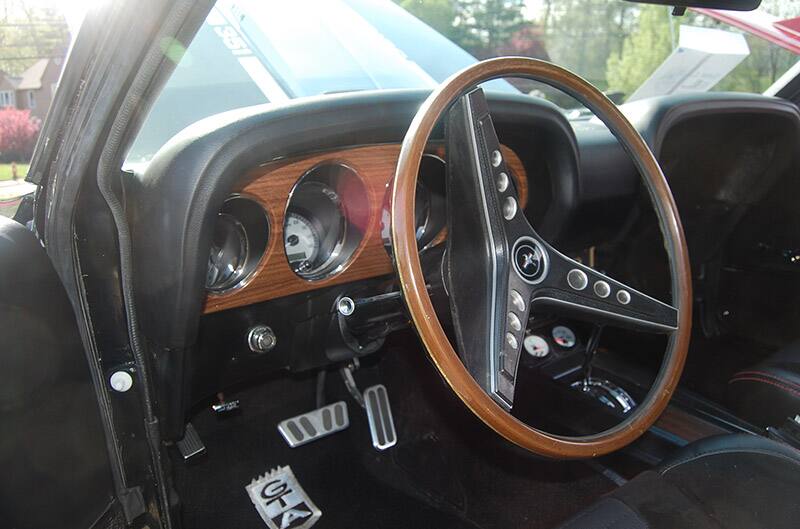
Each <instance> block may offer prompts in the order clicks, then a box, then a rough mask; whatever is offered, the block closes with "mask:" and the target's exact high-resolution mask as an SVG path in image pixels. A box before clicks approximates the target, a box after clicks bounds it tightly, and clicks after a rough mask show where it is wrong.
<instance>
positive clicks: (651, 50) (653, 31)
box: [606, 5, 678, 95]
mask: <svg viewBox="0 0 800 529" xmlns="http://www.w3.org/2000/svg"><path fill="white" fill-rule="evenodd" d="M666 9H667V8H665V7H663V6H657V5H647V6H643V7H642V8H641V11H640V13H639V17H638V23H637V25H636V29H634V30H633V32H631V34H630V35H629V36H628V37H626V38H625V41H624V42H623V44H622V53H621V54H619V55H616V54H612V55H611V56H610V57H609V58H608V62H607V67H606V80H607V81H608V88H609V90H613V91H620V92H623V93H625V94H627V95H630V94H631V93H632V92H633V91H634V90H636V88H638V87H639V86H640V85H641V84H642V83H643V82H644V81H645V80H646V79H647V78H648V77H650V74H652V73H653V72H654V71H655V69H656V68H658V66H659V65H660V64H661V63H662V62H664V59H666V58H667V57H668V56H669V54H670V53H671V52H672V49H673V45H672V43H673V34H677V31H678V28H674V33H673V30H672V29H671V28H670V19H669V17H670V15H669V11H667V10H666Z"/></svg>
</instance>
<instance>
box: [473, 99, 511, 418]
mask: <svg viewBox="0 0 800 529" xmlns="http://www.w3.org/2000/svg"><path fill="white" fill-rule="evenodd" d="M464 105H465V107H466V111H467V119H468V120H469V139H470V143H472V154H473V156H474V158H475V164H476V168H477V170H478V183H479V184H480V189H481V203H482V205H483V218H484V221H485V223H486V227H487V231H488V233H489V243H490V244H491V246H492V251H491V254H492V301H491V315H492V316H491V325H490V326H489V343H490V344H491V348H490V351H489V389H490V395H491V396H492V397H493V398H494V400H495V401H497V402H498V403H500V404H501V405H503V406H504V407H505V408H507V409H510V405H509V403H508V402H506V400H505V399H503V398H502V396H500V395H499V394H498V393H497V355H498V354H499V351H500V347H499V345H500V344H498V343H497V336H496V333H495V325H494V323H495V322H494V317H495V314H496V313H497V254H496V252H495V243H494V234H493V233H492V224H491V220H490V217H489V205H488V203H487V199H486V188H485V186H484V183H483V169H482V168H481V157H480V153H479V151H478V138H477V130H475V119H474V116H473V114H472V104H471V103H470V94H466V95H465V96H464Z"/></svg>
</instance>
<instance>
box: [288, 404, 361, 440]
mask: <svg viewBox="0 0 800 529" xmlns="http://www.w3.org/2000/svg"><path fill="white" fill-rule="evenodd" d="M348 426H350V417H349V416H348V415H347V403H346V402H345V401H343V400H340V401H339V402H334V403H333V404H328V405H327V406H324V407H322V408H319V409H316V410H314V411H310V412H308V413H304V414H302V415H298V416H297V417H292V418H291V419H286V420H285V421H281V422H280V424H278V431H279V432H280V433H281V435H282V436H283V438H284V439H286V442H287V443H289V446H291V447H292V448H297V447H298V446H302V445H304V444H307V443H310V442H311V441H316V440H317V439H320V438H322V437H326V436H328V435H331V434H334V433H336V432H341V431H342V430H344V429H345V428H347V427H348Z"/></svg>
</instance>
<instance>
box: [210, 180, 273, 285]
mask: <svg viewBox="0 0 800 529" xmlns="http://www.w3.org/2000/svg"><path fill="white" fill-rule="evenodd" d="M242 204H246V206H244V207H246V208H248V210H246V211H242V210H241V209H240V208H241V207H242V206H241V205H242ZM221 215H225V216H227V217H229V218H232V219H233V220H234V221H235V222H236V223H237V224H238V225H239V226H240V227H241V228H242V230H243V234H244V238H245V257H244V259H243V260H242V264H241V265H240V266H238V267H237V270H236V273H235V281H227V282H226V283H225V284H224V285H223V286H220V287H209V286H208V285H206V286H205V290H206V292H208V293H209V294H210V295H215V296H222V295H225V294H229V293H231V292H234V291H236V290H239V289H241V288H243V287H245V286H247V284H248V283H250V281H252V279H253V277H255V276H256V272H257V271H258V270H259V268H260V266H261V261H263V259H264V257H265V256H266V254H267V249H268V248H269V244H270V237H271V234H272V226H271V223H270V217H269V214H268V213H267V210H266V209H265V208H264V206H263V204H261V202H260V201H259V200H258V199H256V198H255V197H252V196H249V195H246V194H244V193H233V194H232V195H230V196H229V197H228V198H226V199H225V202H223V204H222V208H220V211H219V212H218V213H217V216H216V217H215V218H214V222H217V221H218V218H219V217H220V216H221Z"/></svg>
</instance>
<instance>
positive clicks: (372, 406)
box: [364, 384, 397, 450]
mask: <svg viewBox="0 0 800 529" xmlns="http://www.w3.org/2000/svg"><path fill="white" fill-rule="evenodd" d="M364 403H365V404H366V408H367V421H368V422H369V433H370V434H371V435H372V446H374V447H375V448H377V449H378V450H386V449H387V448H390V447H392V446H394V445H395V444H397V432H396V430H395V428H394V418H393V417H392V407H391V405H390V404H389V393H388V392H387V391H386V386H384V385H383V384H378V385H376V386H370V387H368V388H367V389H365V390H364Z"/></svg>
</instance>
